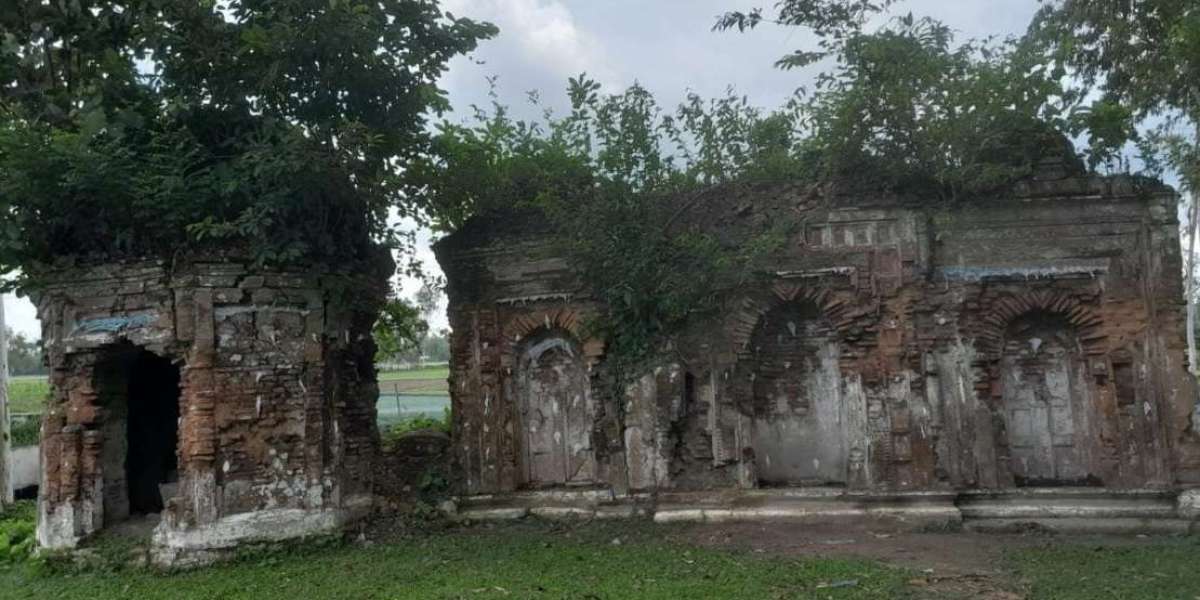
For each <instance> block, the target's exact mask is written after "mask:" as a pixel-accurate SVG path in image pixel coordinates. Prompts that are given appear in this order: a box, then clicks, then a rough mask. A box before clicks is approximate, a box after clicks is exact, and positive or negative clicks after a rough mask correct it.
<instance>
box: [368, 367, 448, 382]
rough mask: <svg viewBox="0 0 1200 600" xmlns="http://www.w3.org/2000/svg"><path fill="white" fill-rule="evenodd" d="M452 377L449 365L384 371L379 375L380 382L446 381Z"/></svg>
mask: <svg viewBox="0 0 1200 600" xmlns="http://www.w3.org/2000/svg"><path fill="white" fill-rule="evenodd" d="M449 376H450V367H449V366H448V365H437V366H431V367H423V368H420V369H405V370H403V371H384V372H380V373H379V380H380V381H406V380H410V379H433V380H439V381H445V380H446V378H447V377H449Z"/></svg>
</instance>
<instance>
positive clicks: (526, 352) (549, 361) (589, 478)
mask: <svg viewBox="0 0 1200 600" xmlns="http://www.w3.org/2000/svg"><path fill="white" fill-rule="evenodd" d="M516 355H517V356H516V361H515V362H516V365H515V367H516V368H515V373H514V375H515V383H516V386H515V391H516V395H517V411H518V415H519V419H518V423H519V427H520V436H519V440H520V445H521V464H522V467H521V475H522V477H521V479H522V483H523V484H524V486H525V487H529V488H544V487H556V486H569V485H588V484H591V483H593V482H594V481H595V479H596V456H595V451H594V448H593V445H592V430H593V428H594V423H595V418H596V417H595V415H596V410H595V406H594V401H593V398H592V393H591V381H590V375H589V373H588V367H587V361H586V357H585V356H584V354H583V351H582V348H581V346H580V344H579V343H578V341H577V340H576V339H575V337H574V336H573V335H571V334H570V333H569V332H567V331H565V330H562V329H558V328H554V329H542V330H538V331H535V332H532V333H531V334H529V335H527V336H525V337H524V338H523V339H522V340H521V341H520V343H519V344H518V345H517V346H516Z"/></svg>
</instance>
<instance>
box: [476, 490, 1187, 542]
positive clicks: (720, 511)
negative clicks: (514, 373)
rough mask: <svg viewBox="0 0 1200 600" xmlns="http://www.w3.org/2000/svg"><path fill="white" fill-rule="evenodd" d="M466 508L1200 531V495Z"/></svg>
mask: <svg viewBox="0 0 1200 600" xmlns="http://www.w3.org/2000/svg"><path fill="white" fill-rule="evenodd" d="M459 505H460V506H461V511H460V514H461V515H462V516H464V517H467V518H471V519H477V520H510V519H521V518H525V517H539V518H545V519H565V518H584V519H592V518H603V517H614V518H623V517H651V518H653V519H654V521H656V522H659V523H673V522H714V523H716V522H729V521H804V520H822V521H827V520H830V519H842V518H845V519H862V518H886V519H893V520H896V521H899V522H901V523H905V524H910V525H911V526H913V527H914V528H930V527H957V526H959V525H962V526H964V527H965V528H967V529H971V530H975V531H996V532H1001V531H1016V530H1027V529H1030V528H1041V529H1045V530H1049V531H1056V532H1063V533H1072V532H1087V533H1171V534H1176V533H1190V532H1192V531H1193V530H1194V529H1195V523H1194V522H1193V520H1194V519H1195V518H1196V516H1195V515H1196V514H1200V494H1195V493H1194V492H1192V491H1185V492H1182V493H1180V492H1178V491H1172V490H1107V489H1099V488H1030V489H1019V490H1001V491H969V492H951V491H947V492H940V491H937V492H893V493H887V492H858V491H847V490H844V489H840V488H778V489H762V490H710V491H700V492H663V493H659V494H657V495H649V494H640V495H638V494H635V495H627V496H622V495H618V494H614V493H612V492H611V491H607V490H578V491H577V490H553V491H534V492H521V493H514V494H507V495H490V496H467V497H463V498H461V499H460V500H459Z"/></svg>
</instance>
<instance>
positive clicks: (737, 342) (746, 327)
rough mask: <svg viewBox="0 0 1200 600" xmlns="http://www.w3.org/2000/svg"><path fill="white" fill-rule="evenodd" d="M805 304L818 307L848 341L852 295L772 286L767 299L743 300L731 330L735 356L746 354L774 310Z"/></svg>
mask: <svg viewBox="0 0 1200 600" xmlns="http://www.w3.org/2000/svg"><path fill="white" fill-rule="evenodd" d="M805 301H808V302H812V303H813V304H815V305H816V306H817V309H818V310H820V312H821V316H822V317H824V318H826V319H828V320H829V322H830V324H831V325H833V328H834V329H835V330H836V331H837V332H838V337H841V338H845V337H847V336H848V334H849V333H850V330H851V329H852V328H853V327H854V321H855V319H854V316H855V315H852V314H851V312H852V310H851V309H852V307H853V306H854V303H853V296H852V295H851V294H850V293H849V292H838V291H834V290H831V289H829V288H828V287H824V286H813V285H804V284H800V283H792V282H780V283H776V284H774V285H773V286H771V293H770V294H768V295H766V296H760V297H757V298H755V297H746V298H744V299H743V300H742V306H741V308H740V310H738V311H737V313H736V317H735V320H734V324H733V326H732V328H731V330H730V331H731V335H732V341H733V349H734V352H735V353H736V354H738V355H741V354H742V353H744V352H746V350H747V349H748V348H749V346H750V339H751V337H752V336H753V335H754V330H755V328H757V327H758V324H759V322H760V321H761V320H762V317H763V315H765V314H767V312H769V311H770V310H771V309H774V308H776V307H778V306H781V305H783V304H786V303H788V302H805Z"/></svg>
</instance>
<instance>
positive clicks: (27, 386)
mask: <svg viewBox="0 0 1200 600" xmlns="http://www.w3.org/2000/svg"><path fill="white" fill-rule="evenodd" d="M48 395H50V382H49V380H47V379H46V378H45V377H40V376H32V377H13V378H12V379H10V380H9V381H8V411H9V412H11V413H40V412H42V406H44V405H45V404H46V396H48Z"/></svg>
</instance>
